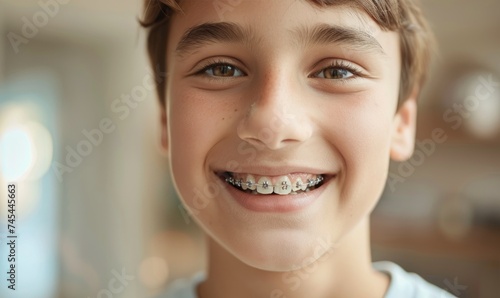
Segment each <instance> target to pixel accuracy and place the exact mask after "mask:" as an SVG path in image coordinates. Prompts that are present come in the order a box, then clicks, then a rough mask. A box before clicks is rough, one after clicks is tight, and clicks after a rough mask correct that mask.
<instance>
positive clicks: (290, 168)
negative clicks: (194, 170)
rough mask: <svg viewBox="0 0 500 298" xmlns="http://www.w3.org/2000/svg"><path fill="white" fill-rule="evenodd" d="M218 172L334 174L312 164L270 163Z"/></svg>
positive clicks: (218, 171)
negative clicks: (283, 164) (270, 164)
mask: <svg viewBox="0 0 500 298" xmlns="http://www.w3.org/2000/svg"><path fill="white" fill-rule="evenodd" d="M214 172H216V173H222V172H231V173H240V174H252V175H257V176H285V175H288V174H298V173H303V174H314V175H328V174H334V173H335V172H334V171H331V170H327V169H324V168H319V167H318V168H314V167H310V166H300V165H287V166H274V167H273V166H269V165H265V166H264V165H246V166H241V167H238V168H236V169H233V170H232V171H230V170H229V169H224V168H217V169H215V170H214Z"/></svg>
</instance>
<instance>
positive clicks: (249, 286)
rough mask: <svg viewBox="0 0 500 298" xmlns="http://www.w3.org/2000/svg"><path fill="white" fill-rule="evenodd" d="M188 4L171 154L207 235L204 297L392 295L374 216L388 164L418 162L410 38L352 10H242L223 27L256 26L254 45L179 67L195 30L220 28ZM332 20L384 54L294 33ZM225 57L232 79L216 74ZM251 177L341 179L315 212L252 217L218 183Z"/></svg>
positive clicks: (175, 59) (201, 52)
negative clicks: (302, 174)
mask: <svg viewBox="0 0 500 298" xmlns="http://www.w3.org/2000/svg"><path fill="white" fill-rule="evenodd" d="M181 7H182V9H183V11H184V13H178V14H175V15H174V16H173V18H172V20H171V27H170V32H169V36H168V48H167V63H168V73H169V77H168V88H167V94H166V95H167V101H166V102H167V103H166V107H164V109H163V110H162V116H161V119H162V120H161V122H162V128H163V129H162V143H163V145H164V147H165V148H166V149H167V150H168V153H169V158H170V161H171V163H170V166H171V172H172V175H173V179H174V184H175V187H176V190H177V191H178V193H179V194H180V196H181V199H182V201H183V203H184V205H185V206H186V208H187V209H188V211H189V212H190V213H191V215H192V217H193V218H194V219H195V221H196V222H197V223H198V224H199V225H200V227H202V229H203V230H204V231H205V232H206V234H207V235H208V237H207V243H208V259H209V264H208V272H207V279H206V280H205V281H204V282H203V283H202V284H200V285H199V286H198V288H197V291H198V295H199V297H203V298H211V297H214V298H215V297H218V298H224V297H243V298H245V297H288V298H290V297H311V293H314V297H325V298H326V297H330V298H331V297H383V296H384V293H385V292H386V290H387V287H388V284H389V278H388V277H387V276H386V275H384V274H382V273H379V272H376V271H374V270H373V269H372V268H371V255H370V242H369V215H370V212H371V211H372V209H373V207H374V206H375V204H376V203H377V201H378V199H379V197H380V195H381V193H382V190H383V188H384V185H385V181H386V178H387V173H388V164H389V161H390V158H392V159H395V160H400V161H401V160H404V159H407V158H408V157H410V156H411V154H412V150H413V145H414V144H413V142H414V134H415V118H416V103H415V97H416V94H417V92H413V95H415V96H411V97H410V98H408V99H406V100H404V101H403V103H402V104H401V105H400V107H399V108H398V105H397V101H398V98H397V97H398V88H399V83H400V77H399V75H400V68H401V62H400V60H401V59H400V49H399V37H398V35H397V34H396V33H395V32H386V31H382V30H380V28H379V27H378V26H377V24H376V23H374V21H372V20H371V19H370V18H369V17H368V16H367V15H366V14H365V13H364V12H362V11H360V10H357V9H355V8H351V7H341V6H331V7H328V8H324V9H319V8H318V7H316V6H314V5H312V4H311V3H309V2H307V1H289V0H273V1H264V0H262V1H260V0H259V1H257V0H254V1H241V3H239V4H238V5H237V6H236V7H233V8H232V10H230V11H226V12H225V13H224V14H223V21H224V22H231V23H236V24H239V25H241V26H243V27H246V28H248V27H250V28H252V30H253V34H252V36H253V37H254V38H253V39H252V40H251V41H250V42H247V43H241V42H217V43H210V44H208V45H204V46H202V47H201V48H198V49H196V50H195V51H193V52H189V53H183V55H180V56H179V55H178V53H177V52H176V48H177V46H178V43H179V41H180V40H181V38H182V36H183V34H184V32H186V30H188V29H189V28H192V27H193V26H196V25H200V24H202V23H205V22H221V21H222V20H221V14H220V11H219V13H218V12H217V10H216V9H214V5H213V2H212V1H184V2H182V6H181ZM320 23H322V24H330V25H335V26H342V27H347V28H356V29H357V30H362V31H364V32H366V33H367V34H369V35H371V36H372V37H374V38H375V40H376V41H377V42H378V43H379V44H380V47H381V51H377V50H374V49H370V50H367V49H364V48H363V47H359V46H351V45H349V44H338V43H337V44H335V43H334V44H328V45H324V44H316V45H314V44H313V45H308V46H303V42H302V41H303V40H302V41H301V40H299V41H297V40H295V39H294V38H293V34H294V33H293V32H294V30H293V28H296V27H297V26H302V27H311V26H314V25H316V24H320ZM382 52H383V53H382ZM214 60H215V61H218V62H221V61H222V62H224V63H227V64H229V65H231V67H233V68H229V69H228V68H227V67H224V66H222V68H221V67H220V66H219V67H218V68H217V67H216V68H215V69H214V68H211V69H205V70H204V67H205V66H207V64H209V63H210V62H213V61H214ZM339 61H341V62H342V63H341V64H340V65H341V67H339V64H338V62H339ZM333 62H335V63H334V65H335V67H334V69H333V70H332V68H329V67H330V65H331V64H332V63H333ZM346 62H347V64H348V65H349V67H352V66H354V68H355V70H356V72H357V74H356V75H354V74H353V73H352V72H353V71H351V70H349V69H346V68H345V65H346ZM236 69H237V70H236ZM200 71H201V72H202V74H203V75H199V74H198V75H195V74H194V73H195V72H198V73H199V72H200ZM224 71H225V74H226V75H227V74H229V76H225V77H221V76H216V75H220V74H221V72H222V73H224ZM325 71H326V72H325ZM328 73H333V74H334V76H333V77H330V76H327V75H326V76H325V74H328ZM327 77H328V78H327ZM263 132H266V133H263ZM250 166H253V167H254V168H255V167H258V168H262V169H269V168H275V167H282V166H307V167H309V168H312V169H316V170H318V171H321V172H323V173H327V174H331V175H333V174H335V175H336V178H335V179H334V180H332V181H331V182H330V183H328V184H327V185H325V186H323V187H324V188H325V189H324V191H323V192H322V193H321V196H320V197H319V198H318V200H316V201H315V202H314V204H312V205H310V206H308V207H307V208H306V209H304V210H300V211H298V212H292V213H262V212H251V211H249V210H246V209H244V208H241V207H240V206H239V205H238V204H237V203H235V201H234V200H233V199H232V198H231V196H230V195H229V193H228V192H227V190H226V188H225V186H224V183H223V182H221V180H220V179H219V177H217V176H216V175H215V174H214V171H215V170H221V169H224V170H228V171H240V172H243V173H246V172H250V170H249V168H250ZM254 168H252V169H254ZM361 285H362V286H361Z"/></svg>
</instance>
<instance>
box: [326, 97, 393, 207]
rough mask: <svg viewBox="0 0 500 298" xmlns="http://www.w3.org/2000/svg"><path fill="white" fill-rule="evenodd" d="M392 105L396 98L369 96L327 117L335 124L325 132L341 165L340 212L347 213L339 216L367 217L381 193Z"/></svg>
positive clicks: (335, 108)
mask: <svg viewBox="0 0 500 298" xmlns="http://www.w3.org/2000/svg"><path fill="white" fill-rule="evenodd" d="M348 100H349V101H350V102H347V101H348ZM392 101H395V98H394V97H393V96H390V97H387V95H386V96H384V94H382V93H379V94H377V93H376V92H367V93H364V94H360V95H358V97H357V98H350V99H346V101H344V102H343V103H342V104H338V106H336V107H332V108H331V109H329V111H335V112H334V115H333V116H332V113H331V112H330V113H328V117H329V119H334V120H333V121H332V120H330V122H329V124H328V126H327V127H328V128H324V129H323V131H326V133H327V134H328V140H329V142H330V144H331V146H332V147H334V148H335V149H336V150H337V151H338V152H337V153H338V155H339V159H340V160H339V162H341V163H342V173H341V176H340V185H341V189H340V198H339V199H340V201H339V208H341V209H344V210H343V211H341V212H340V214H345V215H346V216H348V215H353V214H354V213H356V214H358V215H359V214H361V213H363V214H364V213H365V212H367V211H369V210H370V209H371V207H373V206H374V204H375V203H376V202H377V200H378V198H379V197H380V194H381V193H382V190H383V187H384V185H385V180H386V176H387V171H388V164H389V149H390V147H389V145H390V137H391V125H392V118H393V114H392V113H393V103H392ZM325 116H326V115H325ZM325 123H326V121H325ZM323 125H325V124H323Z"/></svg>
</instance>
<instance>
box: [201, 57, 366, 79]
mask: <svg viewBox="0 0 500 298" xmlns="http://www.w3.org/2000/svg"><path fill="white" fill-rule="evenodd" d="M221 65H227V66H232V67H234V68H237V69H238V70H240V71H241V72H242V73H243V74H244V75H245V76H246V75H247V74H246V73H245V72H244V71H242V70H241V69H240V68H238V67H236V66H234V65H233V64H232V63H230V62H228V61H225V60H222V59H215V60H208V61H207V62H206V63H204V65H203V66H202V67H201V69H200V70H198V71H196V72H195V73H194V75H196V76H204V77H206V78H208V79H209V80H223V79H226V78H222V77H214V76H209V75H206V71H207V70H209V69H211V68H213V67H216V66H221ZM328 68H339V69H344V70H347V71H348V72H350V73H352V77H350V78H347V79H336V80H332V81H337V82H346V81H348V80H353V79H356V78H359V77H363V74H362V71H361V70H360V69H358V68H357V67H356V66H354V65H353V64H352V63H350V62H348V61H345V60H333V61H331V62H330V64H328V65H327V66H326V67H324V68H322V69H321V70H319V71H316V72H314V73H313V75H318V74H320V73H321V72H322V71H325V70H326V69H328ZM326 80H328V79H326Z"/></svg>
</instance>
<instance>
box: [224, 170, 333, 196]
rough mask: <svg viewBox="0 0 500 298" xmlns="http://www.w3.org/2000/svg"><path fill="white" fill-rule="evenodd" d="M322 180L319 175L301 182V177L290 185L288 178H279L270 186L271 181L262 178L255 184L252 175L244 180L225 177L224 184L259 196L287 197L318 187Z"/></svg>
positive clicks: (267, 178)
mask: <svg viewBox="0 0 500 298" xmlns="http://www.w3.org/2000/svg"><path fill="white" fill-rule="evenodd" d="M323 180H324V178H323V176H321V175H317V176H315V177H314V178H313V177H312V178H309V179H307V180H306V182H305V183H304V181H302V178H301V177H298V178H296V179H294V182H293V183H292V182H291V180H290V178H289V177H288V176H281V177H279V178H277V179H276V180H275V184H272V180H271V178H269V177H265V176H262V177H260V178H259V180H258V181H257V182H255V177H254V176H253V175H250V174H248V175H246V179H244V180H243V179H236V178H234V177H232V176H231V177H227V178H226V182H228V183H230V184H232V185H234V186H237V187H240V188H242V189H243V190H247V189H249V190H253V191H256V192H257V193H260V194H271V193H273V192H274V193H276V194H279V195H287V194H290V193H292V192H294V193H295V192H297V191H299V190H301V191H306V190H308V189H309V188H310V187H313V186H316V185H318V184H319V183H320V182H321V181H323Z"/></svg>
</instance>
